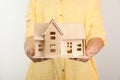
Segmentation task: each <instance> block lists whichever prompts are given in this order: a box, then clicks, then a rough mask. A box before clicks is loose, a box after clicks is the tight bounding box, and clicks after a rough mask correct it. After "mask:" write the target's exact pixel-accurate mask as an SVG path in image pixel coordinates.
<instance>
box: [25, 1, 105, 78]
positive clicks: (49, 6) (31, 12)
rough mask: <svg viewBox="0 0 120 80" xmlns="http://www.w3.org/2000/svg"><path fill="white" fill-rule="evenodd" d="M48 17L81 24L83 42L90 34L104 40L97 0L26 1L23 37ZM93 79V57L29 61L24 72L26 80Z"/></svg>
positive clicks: (90, 37) (47, 20)
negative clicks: (87, 58) (75, 59)
mask: <svg viewBox="0 0 120 80" xmlns="http://www.w3.org/2000/svg"><path fill="white" fill-rule="evenodd" d="M51 19H54V20H55V21H56V22H57V23H81V24H83V25H84V29H85V33H86V43H87V42H88V41H89V40H90V39H92V38H94V37H98V38H101V39H102V40H103V41H104V44H105V43H106V42H105V31H104V27H103V20H102V15H101V8H100V1H99V0H48V1H46V0H30V4H29V7H28V12H27V26H26V35H25V37H26V38H28V37H29V36H33V33H34V24H35V23H48V22H49V21H50V20H51ZM63 69H64V71H63ZM97 79H98V76H97V71H96V66H95V63H94V60H93V59H91V60H89V61H88V62H86V63H83V62H80V61H74V60H70V59H51V60H47V61H43V62H39V63H31V64H30V66H29V69H28V74H27V80H97Z"/></svg>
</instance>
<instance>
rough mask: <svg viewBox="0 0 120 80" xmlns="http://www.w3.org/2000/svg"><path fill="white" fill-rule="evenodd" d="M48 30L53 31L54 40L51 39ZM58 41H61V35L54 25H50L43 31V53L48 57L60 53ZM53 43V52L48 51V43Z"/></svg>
mask: <svg viewBox="0 0 120 80" xmlns="http://www.w3.org/2000/svg"><path fill="white" fill-rule="evenodd" d="M50 32H55V40H52V39H51V35H50ZM60 42H61V35H60V33H59V32H58V30H57V29H56V28H55V27H54V25H52V24H51V25H50V26H49V27H48V29H47V31H46V33H45V53H46V56H48V57H56V56H57V55H60ZM51 44H55V49H56V51H55V52H51V51H50V49H51V48H50V45H51Z"/></svg>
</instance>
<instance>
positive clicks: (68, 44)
mask: <svg viewBox="0 0 120 80" xmlns="http://www.w3.org/2000/svg"><path fill="white" fill-rule="evenodd" d="M67 53H68V54H71V53H72V42H67Z"/></svg>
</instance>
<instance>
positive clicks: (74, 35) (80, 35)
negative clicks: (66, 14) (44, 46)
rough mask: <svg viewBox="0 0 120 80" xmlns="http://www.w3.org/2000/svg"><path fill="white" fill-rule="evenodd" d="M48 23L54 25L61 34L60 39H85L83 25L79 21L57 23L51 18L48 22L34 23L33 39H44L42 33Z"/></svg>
mask: <svg viewBox="0 0 120 80" xmlns="http://www.w3.org/2000/svg"><path fill="white" fill-rule="evenodd" d="M49 25H54V27H55V28H56V29H57V30H58V32H59V33H60V34H61V36H62V39H85V32H84V27H83V25H81V24H79V23H75V24H73V23H61V24H60V23H58V24H56V22H55V21H54V20H51V21H50V23H38V24H36V25H35V31H34V39H35V40H44V35H45V33H46V30H47V29H48V27H49Z"/></svg>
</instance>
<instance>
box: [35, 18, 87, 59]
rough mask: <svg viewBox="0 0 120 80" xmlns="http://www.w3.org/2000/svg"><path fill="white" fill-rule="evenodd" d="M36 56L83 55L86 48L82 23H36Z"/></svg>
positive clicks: (71, 56)
mask: <svg viewBox="0 0 120 80" xmlns="http://www.w3.org/2000/svg"><path fill="white" fill-rule="evenodd" d="M34 40H35V56H34V58H56V57H68V58H73V57H74V58H75V57H79V56H82V55H83V54H84V50H85V33H84V28H83V26H82V25H81V24H78V23H77V24H72V23H69V24H68V23H61V24H56V22H55V21H54V20H53V19H52V20H51V21H50V23H41V24H36V26H35V31H34Z"/></svg>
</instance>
